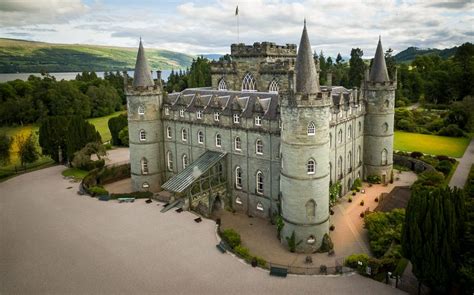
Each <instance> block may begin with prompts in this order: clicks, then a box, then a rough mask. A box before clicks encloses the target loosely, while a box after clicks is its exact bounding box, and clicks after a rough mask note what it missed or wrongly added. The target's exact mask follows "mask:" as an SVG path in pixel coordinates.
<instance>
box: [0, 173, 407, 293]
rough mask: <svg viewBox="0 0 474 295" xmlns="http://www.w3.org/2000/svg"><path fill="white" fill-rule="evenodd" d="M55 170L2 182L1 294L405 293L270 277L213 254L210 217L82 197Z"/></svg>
mask: <svg viewBox="0 0 474 295" xmlns="http://www.w3.org/2000/svg"><path fill="white" fill-rule="evenodd" d="M63 169H64V167H63V166H55V167H51V168H47V169H43V170H39V171H36V172H32V173H28V174H24V175H20V176H18V177H15V178H12V179H10V180H7V181H5V182H3V183H0V191H1V192H2V193H1V197H0V224H1V226H0V240H1V241H2V243H0V293H2V294H25V293H35V294H52V293H54V294H72V293H76V294H78V293H81V294H117V293H129V294H147V293H154V294H157V293H158V294H191V293H192V294H237V293H238V294H249V293H253V294H255V293H258V294H270V293H271V294H308V293H314V292H318V291H324V294H348V293H352V294H354V293H358V294H402V293H403V292H401V291H400V290H397V289H394V288H392V287H390V286H387V285H384V284H381V283H379V282H376V281H374V280H370V279H367V278H364V277H361V276H359V275H355V274H353V275H345V276H294V275H290V276H289V277H288V278H286V279H282V278H275V277H270V276H269V274H268V271H265V270H261V269H255V268H252V267H250V266H249V265H247V264H245V263H243V262H241V261H239V260H238V259H237V258H235V257H233V256H231V255H229V254H221V253H220V252H219V251H217V250H216V248H215V244H216V242H217V236H216V232H215V223H214V222H213V221H211V220H207V219H204V220H203V222H201V223H195V222H194V221H193V219H194V218H195V215H193V214H192V213H190V212H182V213H177V212H175V211H169V212H167V213H160V209H161V208H162V207H161V205H160V206H158V205H157V204H158V203H156V202H153V203H152V204H146V203H145V202H144V201H143V200H137V201H136V202H135V203H130V204H128V203H127V204H119V203H118V202H114V201H109V202H101V201H98V200H97V199H95V198H90V197H88V196H80V195H78V194H77V193H76V192H77V189H78V183H71V182H70V181H69V180H67V179H64V178H63V177H62V176H61V171H62V170H63ZM336 230H337V229H336ZM196 274H199V275H196Z"/></svg>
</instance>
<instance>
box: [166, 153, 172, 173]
mask: <svg viewBox="0 0 474 295" xmlns="http://www.w3.org/2000/svg"><path fill="white" fill-rule="evenodd" d="M166 161H167V164H168V170H169V171H173V154H172V153H171V152H170V151H168V152H167V153H166Z"/></svg>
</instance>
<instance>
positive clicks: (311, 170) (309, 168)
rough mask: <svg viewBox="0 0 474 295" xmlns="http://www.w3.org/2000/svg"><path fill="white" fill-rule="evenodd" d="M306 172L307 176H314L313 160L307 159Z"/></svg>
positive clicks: (314, 164)
mask: <svg viewBox="0 0 474 295" xmlns="http://www.w3.org/2000/svg"><path fill="white" fill-rule="evenodd" d="M306 171H307V172H308V174H314V173H315V172H316V162H315V161H314V160H313V159H309V161H308V163H307V164H306Z"/></svg>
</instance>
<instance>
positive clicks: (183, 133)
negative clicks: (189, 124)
mask: <svg viewBox="0 0 474 295" xmlns="http://www.w3.org/2000/svg"><path fill="white" fill-rule="evenodd" d="M181 139H182V140H183V141H187V140H188V131H187V130H186V129H184V128H183V129H181Z"/></svg>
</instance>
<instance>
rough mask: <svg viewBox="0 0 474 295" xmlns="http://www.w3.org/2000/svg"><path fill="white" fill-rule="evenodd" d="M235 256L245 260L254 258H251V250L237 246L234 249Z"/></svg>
mask: <svg viewBox="0 0 474 295" xmlns="http://www.w3.org/2000/svg"><path fill="white" fill-rule="evenodd" d="M234 251H235V254H237V255H238V256H240V257H242V258H243V259H245V260H250V259H251V258H252V257H251V256H250V251H249V249H247V248H245V247H244V246H241V245H236V246H235V248H234Z"/></svg>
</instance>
